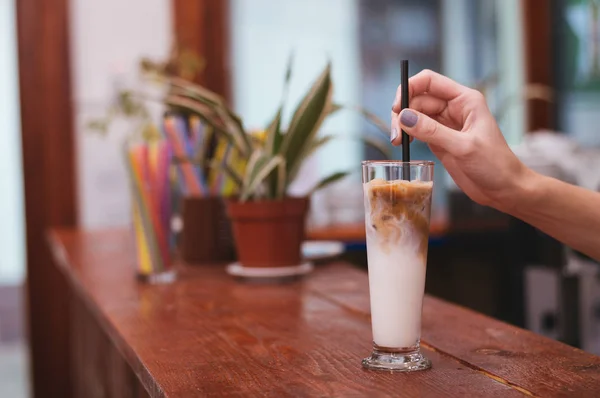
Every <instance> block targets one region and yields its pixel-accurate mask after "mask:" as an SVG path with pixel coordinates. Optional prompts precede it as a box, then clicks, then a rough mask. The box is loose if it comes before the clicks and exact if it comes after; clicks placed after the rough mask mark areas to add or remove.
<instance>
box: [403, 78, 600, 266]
mask: <svg viewBox="0 0 600 398" xmlns="http://www.w3.org/2000/svg"><path fill="white" fill-rule="evenodd" d="M409 82H410V86H409V95H410V109H407V110H403V111H402V113H400V95H401V90H400V88H398V94H397V96H396V100H395V101H394V106H393V107H392V143H393V144H394V145H400V143H401V138H400V137H399V135H400V134H399V132H400V131H401V129H403V130H405V131H406V132H407V133H408V134H409V135H410V136H411V137H414V138H415V139H419V140H421V141H424V142H426V143H428V144H429V147H430V148H431V150H432V152H433V153H434V154H435V155H436V156H437V158H438V159H440V161H441V162H442V163H443V164H444V166H445V168H446V170H447V171H448V173H449V174H450V176H451V177H452V178H453V179H454V181H455V182H456V184H457V185H458V186H459V187H460V188H461V189H462V190H463V191H464V192H465V193H466V194H467V195H468V196H469V197H470V198H471V199H473V200H474V201H475V202H477V203H480V204H482V205H486V206H491V207H494V208H496V209H498V210H500V211H503V212H505V213H508V214H510V215H513V216H515V217H517V218H519V219H521V220H523V221H525V222H527V223H529V224H531V225H532V226H534V227H536V228H538V229H539V230H541V231H543V232H545V233H546V234H548V235H550V236H552V237H554V238H555V239H557V240H559V241H561V242H563V243H564V244H566V245H568V246H570V247H572V248H573V249H576V250H579V251H581V252H583V253H585V254H587V255H589V256H590V257H593V258H595V259H598V260H600V193H597V192H592V191H589V190H586V189H583V188H581V187H577V186H573V185H570V184H567V183H564V182H561V181H559V180H556V179H553V178H550V177H546V176H542V175H540V174H538V173H535V172H534V171H532V170H531V169H529V168H527V167H526V166H525V165H524V164H523V163H522V162H521V161H520V160H519V159H518V158H517V157H516V156H515V155H514V153H513V152H512V151H511V150H510V148H509V147H508V144H507V143H506V141H505V140H504V137H503V135H502V133H501V131H500V129H499V127H498V125H497V123H496V121H495V120H494V118H493V116H492V114H491V112H490V111H489V108H488V107H487V104H486V102H485V98H484V97H483V95H482V94H481V93H479V92H477V91H475V90H472V89H470V88H467V87H464V86H461V85H459V84H458V83H456V82H454V81H452V80H451V79H449V78H447V77H445V76H442V75H439V74H437V73H435V72H431V71H423V72H421V73H419V74H417V75H415V76H413V77H412V78H411V79H410V81H409Z"/></svg>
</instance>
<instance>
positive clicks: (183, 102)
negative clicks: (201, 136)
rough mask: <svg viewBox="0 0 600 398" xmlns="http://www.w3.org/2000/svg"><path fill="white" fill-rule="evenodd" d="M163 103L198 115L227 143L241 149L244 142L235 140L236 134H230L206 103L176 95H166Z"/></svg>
mask: <svg viewBox="0 0 600 398" xmlns="http://www.w3.org/2000/svg"><path fill="white" fill-rule="evenodd" d="M165 103H166V104H167V105H169V106H171V107H173V108H174V109H178V108H183V109H186V110H188V111H191V112H193V113H194V114H196V115H198V117H199V118H200V119H201V120H202V121H203V122H204V123H206V124H208V125H209V126H210V127H212V128H213V129H214V131H215V132H216V133H218V134H221V135H222V136H223V137H224V138H225V139H226V140H227V142H228V143H230V144H232V145H234V146H235V147H236V148H237V149H239V150H240V151H243V149H242V148H243V147H244V144H243V143H242V142H240V140H236V137H237V135H236V134H232V133H231V131H229V130H228V129H227V127H226V126H225V125H224V124H223V121H222V119H221V118H220V116H219V115H216V114H215V112H214V111H213V110H212V109H211V108H210V107H209V106H207V105H206V104H202V103H199V102H197V101H193V100H190V99H187V98H182V97H178V96H168V97H167V98H166V99H165Z"/></svg>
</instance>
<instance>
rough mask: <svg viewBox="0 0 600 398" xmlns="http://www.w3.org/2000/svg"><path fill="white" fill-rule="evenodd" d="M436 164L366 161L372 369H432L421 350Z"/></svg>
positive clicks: (366, 363)
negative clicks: (422, 314)
mask: <svg viewBox="0 0 600 398" xmlns="http://www.w3.org/2000/svg"><path fill="white" fill-rule="evenodd" d="M432 180H433V164H432V163H431V162H410V163H402V162H365V163H364V164H363V184H364V201H365V227H366V235H367V260H368V271H369V291H370V297H371V324H372V331H373V344H374V349H373V353H372V355H371V357H369V358H366V359H365V360H363V365H364V366H365V367H367V368H376V369H386V370H390V369H391V370H404V371H411V370H420V369H426V368H429V367H430V363H429V361H428V360H427V359H426V358H424V357H423V356H422V355H421V353H420V350H419V339H420V336H421V310H422V303H423V294H424V291H425V273H426V269H427V248H428V240H429V218H430V212H431V196H432V190H433V181H432Z"/></svg>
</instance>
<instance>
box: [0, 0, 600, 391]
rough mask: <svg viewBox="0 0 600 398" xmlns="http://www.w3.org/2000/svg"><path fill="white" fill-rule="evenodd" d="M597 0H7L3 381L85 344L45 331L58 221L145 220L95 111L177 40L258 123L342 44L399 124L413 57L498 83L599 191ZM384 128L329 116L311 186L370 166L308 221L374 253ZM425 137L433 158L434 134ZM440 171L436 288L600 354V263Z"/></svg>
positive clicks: (482, 86) (0, 48)
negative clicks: (377, 137) (364, 140)
mask: <svg viewBox="0 0 600 398" xmlns="http://www.w3.org/2000/svg"><path fill="white" fill-rule="evenodd" d="M599 10H600V1H597V0H327V1H323V0H212V1H211V0H128V1H120V0H44V1H42V0H0V54H2V57H0V395H1V396H3V397H26V396H30V395H31V394H33V392H34V391H35V392H36V394H35V395H36V396H58V395H44V393H43V392H42V391H66V390H64V388H66V387H65V382H64V381H62V380H60V379H59V378H57V377H54V376H53V374H52V372H51V371H50V372H49V370H48V369H57V370H56V372H58V371H59V370H60V369H64V368H65V367H67V366H68V359H67V358H64V355H63V354H64V352H65V351H64V350H63V349H64V344H67V342H66V341H65V340H64V339H63V340H60V339H59V340H58V343H56V344H52V345H48V344H44V342H45V341H49V339H50V340H51V339H52V338H53V337H55V336H58V335H60V333H61V330H63V329H64V328H66V327H67V326H66V322H67V318H66V313H67V312H68V305H67V304H68V298H67V297H66V296H67V294H68V293H67V289H65V288H64V287H65V286H66V285H65V282H64V280H62V276H60V275H59V274H58V273H57V271H56V270H54V269H53V267H51V266H50V264H49V262H50V254H49V249H48V248H47V245H46V241H45V239H46V237H45V231H46V229H47V227H48V226H54V225H61V226H79V227H81V228H87V229H104V228H119V227H125V226H127V225H129V223H130V220H129V217H130V211H129V200H130V199H129V193H128V189H127V180H126V176H125V170H124V168H123V165H122V163H121V155H120V152H119V142H120V139H121V137H122V134H124V132H125V131H126V130H127V126H126V125H117V126H115V127H114V131H111V134H109V135H107V136H101V135H98V134H94V133H93V132H90V131H88V130H89V129H88V128H87V122H88V121H89V119H90V118H92V117H95V116H98V115H100V114H102V113H103V112H104V111H105V109H106V108H107V106H109V105H110V104H111V103H112V102H114V100H115V96H116V93H117V90H119V89H122V88H124V87H136V86H137V85H139V84H140V82H139V74H138V64H139V61H140V59H141V58H142V57H150V58H154V59H165V58H166V57H167V56H168V55H169V52H170V50H171V49H172V48H173V45H174V44H176V45H177V46H179V47H180V48H184V49H188V50H190V51H193V52H195V53H197V54H199V55H200V56H201V58H202V59H203V61H204V62H205V68H204V70H203V72H202V74H201V76H200V77H199V78H198V81H199V82H200V83H202V84H204V85H206V86H207V87H208V88H210V89H212V90H214V91H216V92H218V93H220V94H222V95H224V96H225V98H226V99H227V100H228V101H229V102H230V103H231V104H232V105H233V106H234V108H235V109H236V110H237V111H238V112H239V114H240V115H241V116H242V117H243V118H244V120H245V121H246V124H249V125H250V126H251V127H255V128H257V129H260V128H264V127H265V125H266V124H267V123H268V121H269V119H270V118H271V117H272V115H273V113H274V110H275V109H276V107H277V105H278V103H279V100H280V93H281V91H282V86H283V81H284V73H285V66H286V63H287V62H288V58H289V57H290V54H293V79H292V85H291V87H290V103H295V102H297V101H298V100H299V99H300V96H301V94H302V93H303V92H304V90H305V89H306V87H307V85H308V84H310V82H311V81H312V79H314V77H315V76H316V75H317V74H318V72H319V71H320V70H321V69H322V68H323V66H324V65H325V63H326V62H327V61H328V60H331V62H332V68H333V69H332V70H333V72H332V76H333V81H334V84H335V88H334V98H335V100H336V102H340V103H344V104H348V105H361V106H363V107H365V108H367V109H369V110H370V111H372V112H373V113H375V114H377V115H378V116H379V117H380V118H382V119H383V120H384V121H386V122H389V114H390V113H389V112H390V106H391V103H392V101H393V99H394V96H395V91H396V88H397V85H398V84H399V80H400V60H401V59H409V60H410V67H411V71H410V73H411V74H415V73H417V72H418V71H420V70H422V69H424V68H429V69H432V70H435V71H439V72H441V73H443V74H446V75H448V76H450V77H451V78H453V79H455V80H457V81H458V82H460V83H462V84H465V85H469V86H472V87H475V88H478V89H479V90H481V91H483V92H484V94H485V95H486V97H487V99H488V103H489V105H490V107H491V109H492V111H493V112H494V113H495V115H496V117H497V118H498V121H499V123H500V125H501V127H502V130H503V132H504V135H505V137H506V139H507V141H508V142H509V144H510V145H511V146H512V147H513V148H514V150H515V152H517V154H518V155H519V156H520V157H521V158H522V159H523V160H524V161H525V162H526V163H527V164H528V165H530V166H531V167H533V168H536V169H537V170H539V171H540V172H543V173H546V174H549V175H552V176H555V177H557V178H561V179H564V180H566V181H569V182H572V183H575V184H579V185H583V186H586V187H588V188H590V189H594V190H598V189H599V188H600V167H597V166H600V164H599V159H600V134H599V133H598V126H600V29H599V27H600V14H599ZM372 128H373V127H372V126H371V125H370V124H368V123H366V122H364V121H363V119H361V118H360V117H358V116H356V115H355V114H353V113H351V112H347V113H344V112H341V113H340V114H339V115H337V116H335V117H333V118H331V120H329V121H328V122H327V123H326V124H325V125H324V126H323V129H322V130H323V132H326V133H330V134H336V135H338V136H340V138H341V139H340V140H338V141H335V142H334V143H330V144H328V146H327V147H325V149H323V150H322V151H321V152H320V153H318V154H317V155H315V156H314V159H312V160H311V162H309V163H308V165H307V167H305V168H304V169H303V170H302V172H301V175H300V177H299V179H298V181H297V182H296V184H295V186H294V190H296V191H297V192H302V190H303V189H306V187H308V186H311V185H312V184H314V182H315V181H317V180H318V179H319V177H322V176H324V175H327V174H330V173H331V172H332V171H336V170H338V169H339V170H342V169H343V170H346V169H353V170H355V171H356V172H355V173H354V174H353V175H351V176H350V177H349V178H347V179H345V180H343V181H341V182H339V183H337V184H335V185H334V186H332V187H330V188H328V189H326V190H323V191H322V192H319V193H318V194H316V196H315V198H314V200H313V206H312V210H311V214H310V219H309V225H310V227H309V230H310V231H311V238H312V239H321V240H340V241H343V242H344V244H345V245H346V249H347V251H346V255H345V256H346V257H347V259H348V260H350V261H352V262H353V263H354V264H356V265H357V266H358V267H365V266H366V256H365V251H364V250H365V248H364V225H363V224H362V223H363V218H362V217H363V208H362V191H361V187H360V175H359V171H360V170H359V164H360V161H361V160H363V159H372V158H376V157H380V156H381V155H379V154H377V153H375V152H370V151H369V150H367V149H366V148H365V147H364V146H363V144H361V143H360V142H359V141H357V140H356V139H354V138H356V136H357V135H358V134H360V133H362V132H364V131H367V130H369V129H372ZM556 148H568V149H569V150H568V154H565V152H558V153H557V151H556ZM412 154H413V155H412V156H413V158H415V159H417V158H418V159H431V160H435V159H434V158H433V155H432V154H431V152H430V151H429V149H428V148H427V146H426V145H424V144H422V143H419V142H415V143H413V145H412ZM558 155H560V158H559V156H558ZM399 156H400V154H399V153H396V157H397V158H399ZM559 159H560V161H559ZM435 173H436V177H435V178H436V189H435V198H434V208H433V215H432V241H431V250H430V260H429V270H428V281H427V289H428V292H429V293H431V294H434V295H437V296H439V297H442V298H445V299H447V300H450V301H452V302H455V303H459V304H462V305H465V306H468V307H470V308H473V309H475V310H477V311H481V312H484V313H486V314H488V315H491V316H493V317H496V318H499V319H503V320H505V321H507V322H510V323H512V324H515V325H518V326H522V327H526V328H529V329H531V330H534V331H536V332H538V333H542V334H545V335H547V336H549V337H551V338H554V339H558V340H561V341H564V342H566V343H567V344H571V345H573V346H577V347H580V348H582V349H584V350H587V351H590V352H593V353H596V354H600V286H599V283H598V276H597V275H598V265H597V264H596V263H595V262H593V261H591V260H590V259H587V258H585V257H584V256H582V255H580V254H579V253H575V252H573V251H571V250H570V249H569V248H566V247H563V246H562V245H560V244H558V243H557V242H555V241H553V240H552V239H550V238H548V237H547V236H544V235H543V234H541V233H539V231H536V230H534V229H532V228H530V227H529V226H527V225H524V224H522V223H520V222H518V221H517V220H513V219H511V218H510V217H508V216H505V215H503V214H500V213H497V212H495V211H492V210H491V209H488V208H483V207H481V206H477V205H475V204H474V203H473V202H471V201H470V200H469V199H468V198H466V197H465V196H464V195H463V194H462V193H461V192H459V191H458V190H457V188H456V187H455V186H454V185H453V183H452V181H451V179H450V178H449V177H448V176H447V174H446V173H445V171H444V169H443V167H442V165H441V164H439V163H436V171H435ZM61 344H63V346H61ZM32 359H33V360H32ZM61 389H62V390H61Z"/></svg>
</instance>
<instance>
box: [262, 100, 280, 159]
mask: <svg viewBox="0 0 600 398" xmlns="http://www.w3.org/2000/svg"><path fill="white" fill-rule="evenodd" d="M282 112H283V107H282V106H280V107H279V109H278V110H277V113H276V114H275V117H274V118H273V120H271V123H269V127H267V142H266V145H265V151H266V152H267V153H270V154H272V155H274V154H276V153H277V151H278V150H279V146H280V144H281V138H282V137H283V136H282V135H281V132H280V128H281V113H282Z"/></svg>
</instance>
